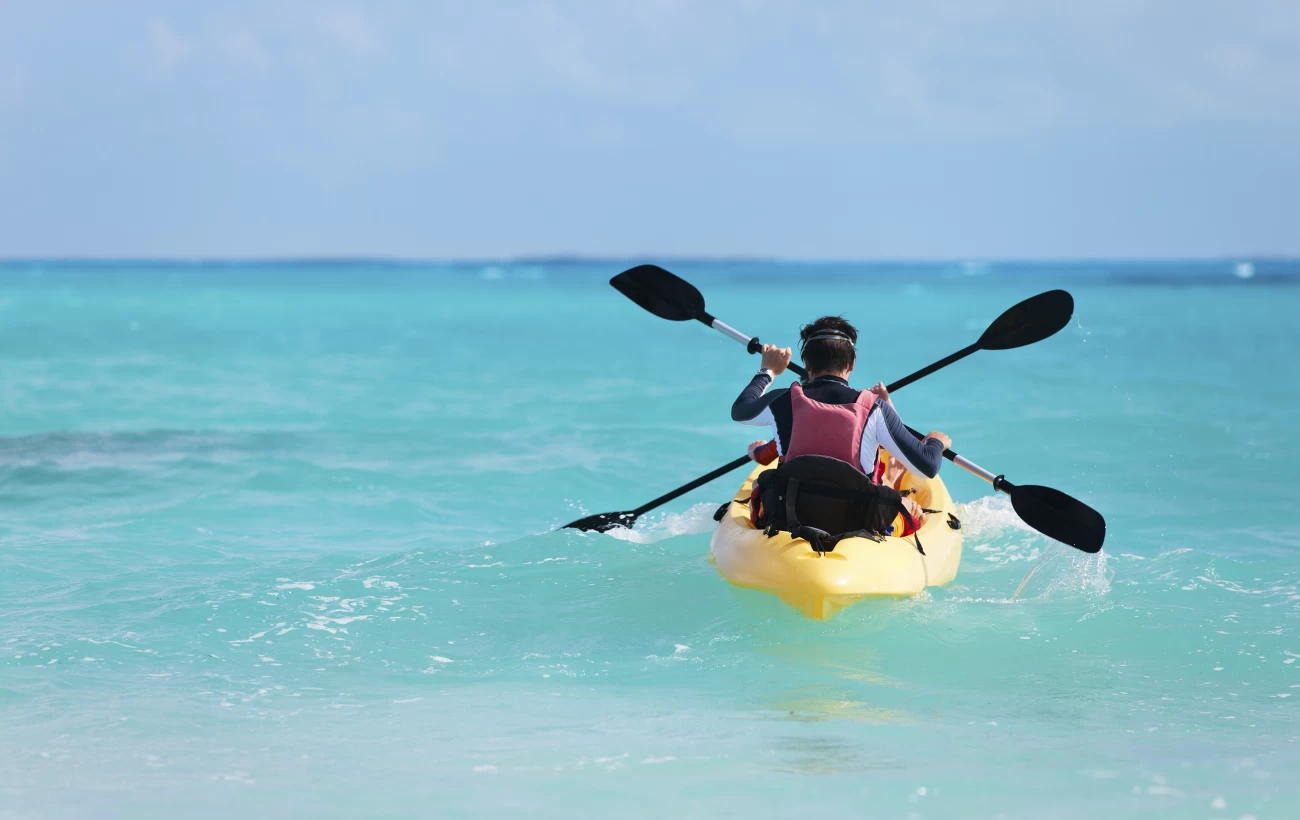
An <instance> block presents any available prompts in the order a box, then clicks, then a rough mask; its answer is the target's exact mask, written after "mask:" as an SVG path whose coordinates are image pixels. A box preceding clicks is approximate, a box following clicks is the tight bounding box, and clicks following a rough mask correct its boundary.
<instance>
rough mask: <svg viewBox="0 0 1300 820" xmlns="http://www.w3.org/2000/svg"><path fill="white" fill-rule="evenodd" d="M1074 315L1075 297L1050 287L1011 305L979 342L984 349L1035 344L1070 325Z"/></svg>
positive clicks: (1005, 348)
mask: <svg viewBox="0 0 1300 820" xmlns="http://www.w3.org/2000/svg"><path fill="white" fill-rule="evenodd" d="M1073 315H1074V297H1073V296H1071V295H1070V294H1069V293H1068V292H1066V291H1063V290H1049V291H1047V292H1046V293H1040V294H1038V295H1037V296H1031V297H1030V298H1028V299H1026V300H1025V301H1023V302H1021V303H1020V304H1017V305H1013V306H1011V307H1009V308H1007V310H1006V312H1005V313H1003V314H1002V315H1001V316H999V317H998V318H997V319H995V320H994V321H993V324H991V325H989V327H988V330H986V331H984V335H983V336H981V337H980V340H979V341H978V342H976V344H978V345H979V346H980V348H981V349H983V350H1010V349H1011V348H1013V347H1024V346H1025V345H1031V344H1033V343H1034V342H1041V341H1042V340H1043V339H1046V338H1047V337H1048V336H1051V335H1052V334H1054V333H1056V332H1057V331H1058V330H1060V329H1061V328H1063V327H1065V326H1066V325H1068V324H1069V323H1070V317H1071V316H1073Z"/></svg>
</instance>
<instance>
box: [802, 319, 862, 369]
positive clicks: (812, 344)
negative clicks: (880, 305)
mask: <svg viewBox="0 0 1300 820" xmlns="http://www.w3.org/2000/svg"><path fill="white" fill-rule="evenodd" d="M826 335H832V336H834V335H838V336H839V338H829V339H827V338H819V339H813V337H814V336H823V337H824V336H826ZM845 337H847V338H845ZM799 338H800V340H801V344H800V347H799V352H800V354H801V355H802V356H803V363H804V365H805V366H807V368H808V372H809V373H839V372H842V371H845V370H848V369H849V368H850V367H852V366H853V362H854V360H855V359H856V358H857V352H856V350H855V349H854V345H856V344H857V342H858V331H857V328H855V327H853V325H851V324H849V322H848V320H847V319H845V318H844V317H843V316H823V317H821V318H820V319H818V320H816V321H815V322H813V323H811V324H807V325H804V326H803V327H802V328H800V329H799Z"/></svg>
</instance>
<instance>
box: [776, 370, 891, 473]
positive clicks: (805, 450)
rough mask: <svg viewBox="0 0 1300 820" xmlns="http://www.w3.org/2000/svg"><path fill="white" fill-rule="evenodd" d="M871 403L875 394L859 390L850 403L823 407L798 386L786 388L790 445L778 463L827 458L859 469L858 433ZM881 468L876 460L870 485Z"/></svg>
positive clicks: (860, 431)
mask: <svg viewBox="0 0 1300 820" xmlns="http://www.w3.org/2000/svg"><path fill="white" fill-rule="evenodd" d="M875 403H876V394H875V393H872V392H871V391H869V390H863V391H862V392H860V393H858V398H857V401H855V402H853V404H823V403H822V402H819V401H814V400H813V399H810V398H808V397H807V396H805V395H804V392H803V387H802V386H801V385H798V384H792V385H790V413H791V424H790V444H789V446H788V447H786V449H785V453H784V454H782V456H781V460H782V461H789V460H790V459H792V458H796V457H798V456H809V455H812V456H830V457H831V458H838V459H839V460H840V461H847V462H848V463H849V464H852V465H853V467H854V468H855V469H857V470H861V469H862V459H861V454H862V431H863V430H865V429H866V427H867V417H869V416H870V415H871V409H872V407H874V406H875ZM884 466H885V465H884V464H883V463H882V462H881V461H880V459H879V458H876V459H875V469H874V470H872V472H871V475H870V476H869V477H870V478H871V483H873V484H879V483H880V479H881V476H882V475H883V473H884Z"/></svg>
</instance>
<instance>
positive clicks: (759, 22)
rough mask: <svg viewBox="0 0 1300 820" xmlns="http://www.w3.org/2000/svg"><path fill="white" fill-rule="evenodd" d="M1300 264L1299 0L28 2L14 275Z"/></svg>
mask: <svg viewBox="0 0 1300 820" xmlns="http://www.w3.org/2000/svg"><path fill="white" fill-rule="evenodd" d="M559 253H580V254H589V255H637V254H665V255H667V254H671V255H689V254H707V255H725V254H743V255H777V256H789V257H808V258H823V257H835V258H882V257H884V258H902V257H908V258H912V257H933V258H985V257H1026V256H1030V257H1098V256H1102V257H1129V256H1143V257H1145V256H1180V257H1183V256H1205V255H1215V256H1218V255H1226V256H1233V255H1244V254H1268V253H1289V254H1296V253H1300V2H1298V1H1297V0H1276V2H1251V0H1231V1H1229V0H1219V1H1218V2H1200V1H1199V0H1183V1H1182V2H1141V0H1076V2H1070V3H1052V2H1043V0H1036V1H1029V2H1016V1H1015V0H1004V1H1000V0H950V2H928V1H926V0H920V1H917V0H912V1H910V2H889V3H875V2H843V3H841V2H832V1H831V0H803V2H764V1H763V0H715V1H713V2H709V1H708V0H695V2H687V0H633V1H632V2H622V1H621V0H587V1H586V2H559V1H558V0H557V1H556V2H532V0H516V2H490V1H489V0H467V1H466V2H454V3H453V2H432V1H429V2H373V1H371V2H365V3H332V2H329V0H320V2H308V1H307V0H262V1H261V2H240V0H227V1H225V2H197V1H195V2H188V3H187V2H175V0H173V2H138V1H137V0H115V2H111V3H110V2H95V0H83V1H82V2H61V1H60V0H0V256H11V257H12V256H30V255H57V256H65V255H73V256H83V255H129V256H186V257H189V256H284V255H309V256H314V255H339V254H344V255H371V254H373V255H392V256H420V257H438V258H448V257H466V256H468V257H502V256H513V255H521V254H559Z"/></svg>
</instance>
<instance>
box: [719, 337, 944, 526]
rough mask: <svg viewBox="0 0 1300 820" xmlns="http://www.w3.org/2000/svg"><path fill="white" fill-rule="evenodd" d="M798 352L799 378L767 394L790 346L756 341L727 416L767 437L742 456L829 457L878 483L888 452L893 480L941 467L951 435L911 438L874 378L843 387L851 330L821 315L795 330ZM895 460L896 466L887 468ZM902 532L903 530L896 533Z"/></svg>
mask: <svg viewBox="0 0 1300 820" xmlns="http://www.w3.org/2000/svg"><path fill="white" fill-rule="evenodd" d="M799 337H800V353H801V356H802V358H803V362H804V367H805V368H807V370H808V379H807V381H806V382H805V383H803V384H799V383H795V384H792V385H791V386H790V387H789V388H783V389H777V390H771V391H769V390H768V388H769V387H771V386H772V383H773V381H775V379H776V377H777V376H778V375H780V374H781V373H784V372H785V370H786V368H787V367H788V366H789V364H790V359H791V356H792V351H791V350H790V348H788V347H787V348H778V347H775V346H773V345H763V350H762V353H763V360H762V364H761V365H760V368H759V371H758V373H757V374H755V375H754V377H753V378H752V379H751V380H750V382H749V384H748V385H747V386H746V387H745V389H744V390H743V391H742V392H741V394H740V396H739V397H738V398H737V399H736V401H735V403H733V404H732V407H731V417H732V419H734V420H735V421H739V422H741V423H743V424H752V425H762V426H767V427H769V428H770V429H771V431H772V435H771V438H770V440H766V441H763V440H760V441H755V442H754V443H752V444H751V445H750V447H749V450H750V457H751V458H753V459H754V460H755V461H757V462H759V463H761V464H770V463H771V462H772V461H773V460H774V459H777V458H780V459H781V460H782V462H783V463H784V462H785V461H787V460H789V459H792V458H795V457H796V456H801V455H821V456H830V457H832V458H836V459H839V460H841V461H845V462H848V463H849V464H851V465H853V466H854V467H855V468H857V469H859V470H861V471H862V473H863V474H865V475H867V476H868V477H870V478H871V480H872V483H875V484H880V483H881V481H882V478H883V477H884V472H885V464H884V463H883V460H882V459H881V458H880V457H879V454H880V451H881V450H884V451H885V452H887V453H888V454H889V456H890V464H891V467H893V470H894V473H893V474H892V475H891V476H890V477H891V478H892V479H893V481H892V482H891V484H897V480H898V479H899V478H901V472H898V471H897V470H898V467H901V468H902V469H905V470H910V471H912V472H914V473H918V474H920V475H924V476H926V477H927V478H933V477H934V476H936V475H938V472H939V467H940V466H941V465H942V464H943V451H944V450H945V449H947V448H948V447H951V446H952V440H951V439H950V438H948V436H946V435H944V434H943V433H940V432H937V431H936V432H931V433H930V434H929V435H927V436H926V437H925V439H923V440H920V441H918V440H917V439H916V438H915V437H914V436H912V435H911V434H910V433H908V432H907V429H906V427H905V425H904V424H903V421H902V419H900V418H899V416H898V413H897V412H895V410H894V405H893V402H892V401H891V400H890V397H889V393H888V391H887V390H885V385H884V383H882V382H877V383H876V385H875V386H874V387H871V388H870V389H868V390H856V389H854V388H852V387H850V386H849V381H848V380H849V376H850V375H851V374H852V373H853V368H854V366H855V365H856V364H857V349H856V344H857V339H858V332H857V329H856V328H854V327H853V325H852V324H850V323H849V322H848V321H846V320H845V319H843V318H842V317H839V316H823V317H822V318H820V319H818V320H816V321H815V322H813V323H811V324H808V325H805V326H804V327H803V328H802V329H801V330H800V332H799ZM894 465H897V466H894ZM904 505H905V506H906V507H907V509H908V511H909V512H911V513H912V515H913V517H914V518H916V520H917V526H920V521H921V518H922V517H923V515H924V514H923V513H922V512H921V509H920V507H919V506H918V505H916V504H915V502H913V501H912V500H911V499H910V498H908V499H904ZM904 534H906V533H904Z"/></svg>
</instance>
